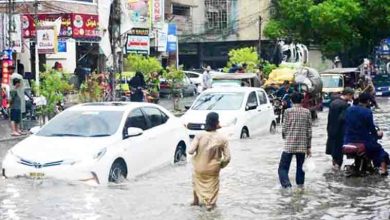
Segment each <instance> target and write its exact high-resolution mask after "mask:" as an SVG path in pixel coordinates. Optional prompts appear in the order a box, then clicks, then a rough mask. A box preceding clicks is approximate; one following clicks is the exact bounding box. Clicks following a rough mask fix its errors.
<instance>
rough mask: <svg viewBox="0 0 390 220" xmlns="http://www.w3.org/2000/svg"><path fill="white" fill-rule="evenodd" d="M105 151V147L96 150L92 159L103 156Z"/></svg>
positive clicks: (98, 158)
mask: <svg viewBox="0 0 390 220" xmlns="http://www.w3.org/2000/svg"><path fill="white" fill-rule="evenodd" d="M106 152H107V148H103V149H101V150H100V151H99V152H97V153H96V154H95V155H94V156H93V159H94V160H100V159H101V158H102V157H103V156H104V154H106Z"/></svg>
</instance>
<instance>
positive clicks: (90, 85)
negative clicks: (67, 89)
mask: <svg viewBox="0 0 390 220" xmlns="http://www.w3.org/2000/svg"><path fill="white" fill-rule="evenodd" d="M79 100H80V101H81V102H99V101H103V90H102V89H101V87H100V86H99V83H98V76H97V75H96V74H93V75H92V76H89V77H87V79H86V80H85V82H84V83H82V84H81V85H80V90H79Z"/></svg>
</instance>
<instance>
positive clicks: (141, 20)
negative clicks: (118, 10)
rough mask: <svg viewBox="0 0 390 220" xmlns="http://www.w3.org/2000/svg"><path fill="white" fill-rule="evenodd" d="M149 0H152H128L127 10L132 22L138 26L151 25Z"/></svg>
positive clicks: (145, 26) (150, 0)
mask: <svg viewBox="0 0 390 220" xmlns="http://www.w3.org/2000/svg"><path fill="white" fill-rule="evenodd" d="M149 2H150V3H151V2H152V0H127V1H126V7H125V8H126V10H128V13H129V16H130V19H131V23H132V24H133V26H134V27H137V28H149V27H150V13H149V12H150V8H149Z"/></svg>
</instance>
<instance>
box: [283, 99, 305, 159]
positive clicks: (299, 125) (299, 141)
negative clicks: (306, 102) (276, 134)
mask: <svg viewBox="0 0 390 220" xmlns="http://www.w3.org/2000/svg"><path fill="white" fill-rule="evenodd" d="M282 130H283V131H282V135H283V139H285V144H284V152H286V153H306V152H307V149H308V148H311V137H312V129H311V114H310V111H309V110H308V109H305V108H303V107H302V106H301V105H294V106H293V107H292V108H290V109H287V110H286V111H285V113H284V123H283V129H282Z"/></svg>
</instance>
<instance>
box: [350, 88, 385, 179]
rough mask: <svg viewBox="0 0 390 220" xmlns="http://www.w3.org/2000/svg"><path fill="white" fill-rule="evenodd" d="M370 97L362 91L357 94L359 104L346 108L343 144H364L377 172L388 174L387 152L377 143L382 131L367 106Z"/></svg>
mask: <svg viewBox="0 0 390 220" xmlns="http://www.w3.org/2000/svg"><path fill="white" fill-rule="evenodd" d="M370 99H371V96H370V94H368V93H362V94H360V95H359V104H358V105H355V106H353V107H350V108H348V110H347V112H346V114H345V135H344V144H351V143H362V144H364V145H365V149H366V155H367V157H368V158H369V159H371V160H372V161H373V164H374V166H375V167H376V168H378V167H379V173H380V174H381V175H388V171H387V166H388V165H389V164H390V159H389V154H388V153H387V152H386V151H385V150H384V149H383V147H382V146H381V145H380V144H379V143H378V139H380V138H381V137H382V136H383V132H382V131H377V129H376V126H375V124H374V118H373V114H372V111H371V109H369V108H368V106H369V105H370Z"/></svg>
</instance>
